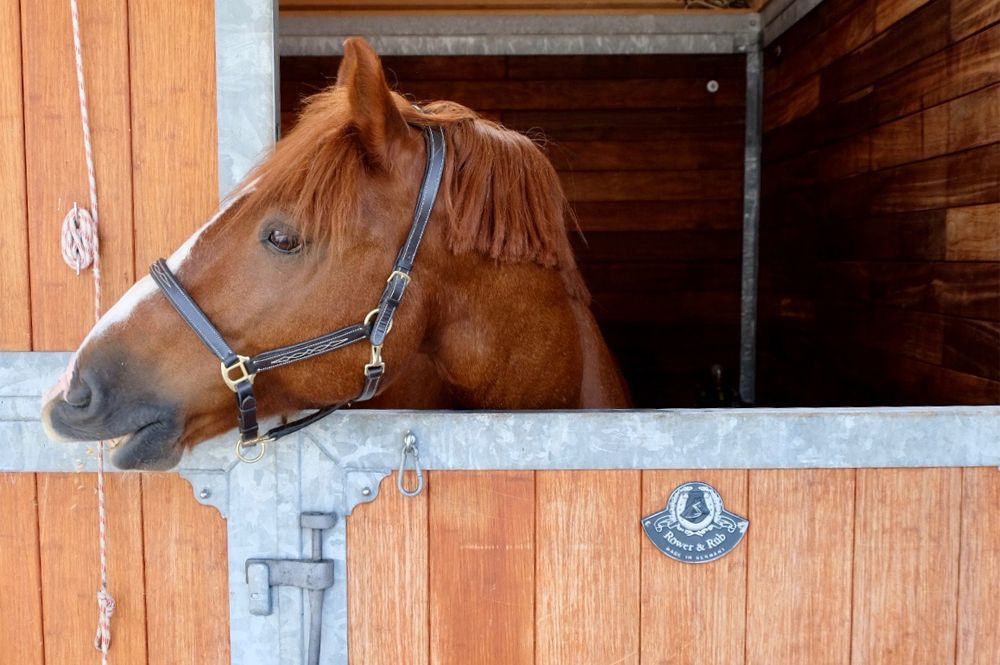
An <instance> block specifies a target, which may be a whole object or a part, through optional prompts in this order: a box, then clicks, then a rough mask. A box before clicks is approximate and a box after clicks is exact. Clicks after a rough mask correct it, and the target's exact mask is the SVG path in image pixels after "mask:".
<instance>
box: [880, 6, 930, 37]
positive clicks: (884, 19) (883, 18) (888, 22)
mask: <svg viewBox="0 0 1000 665" xmlns="http://www.w3.org/2000/svg"><path fill="white" fill-rule="evenodd" d="M927 2H928V0H878V1H877V2H876V3H875V4H876V9H875V32H882V31H884V30H886V29H887V28H890V27H892V26H893V25H895V24H896V23H897V22H899V21H900V19H902V18H904V17H906V16H908V15H910V14H911V13H912V12H914V11H916V10H917V9H920V8H921V7H923V6H924V5H926V4H927Z"/></svg>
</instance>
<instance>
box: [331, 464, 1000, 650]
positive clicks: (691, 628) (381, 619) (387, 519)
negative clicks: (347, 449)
mask: <svg viewBox="0 0 1000 665" xmlns="http://www.w3.org/2000/svg"><path fill="white" fill-rule="evenodd" d="M690 480H702V481H705V482H708V483H710V484H712V485H713V486H715V487H716V488H717V489H718V490H719V491H720V493H721V494H722V496H723V498H724V500H725V502H726V507H727V509H729V510H732V511H733V512H736V513H739V514H742V515H745V516H747V517H749V519H750V528H749V531H748V533H747V536H746V538H745V539H744V540H743V542H742V543H740V545H739V546H738V547H737V548H736V549H735V550H734V551H732V552H731V553H730V554H728V555H727V556H725V557H723V558H722V559H719V560H717V561H715V562H712V563H708V564H701V565H690V564H682V563H678V562H676V561H673V560H671V559H668V558H667V557H665V556H664V555H663V554H661V553H660V552H659V551H658V550H657V549H656V548H655V547H654V546H653V545H652V544H651V542H649V541H648V540H647V539H646V537H645V535H644V534H643V532H642V530H641V528H640V524H639V520H640V517H641V516H643V515H647V514H649V513H652V512H656V511H658V510H661V509H662V508H663V506H664V503H665V501H666V498H667V496H668V495H669V493H670V492H671V490H673V489H674V488H675V487H676V486H677V485H679V484H681V483H682V482H685V481H690ZM997 505H1000V471H998V470H997V469H994V468H968V469H906V470H896V469H875V470H869V469H865V470H853V469H845V470H759V471H758V470H752V471H746V470H724V471H705V470H694V471H574V472H562V471H537V472H532V471H516V472H434V473H431V474H429V482H428V487H427V490H426V491H425V493H424V494H422V495H421V496H420V497H417V498H406V497H403V496H402V495H400V494H399V492H397V491H396V488H395V485H394V482H393V479H387V480H386V481H385V482H384V483H383V485H382V488H381V492H380V494H379V497H378V499H377V500H376V501H375V502H374V503H372V504H368V505H362V506H359V507H358V508H356V509H355V511H354V513H353V514H352V515H351V517H350V518H349V520H348V547H349V550H348V551H349V556H348V559H349V572H348V584H349V590H348V594H349V596H348V600H349V606H350V653H351V662H352V663H358V664H363V665H380V664H385V665H399V664H407V665H416V664H419V665H427V664H432V665H451V664H455V665H459V664H461V665H524V664H531V663H534V664H536V665H566V664H570V663H572V664H574V665H610V664H611V663H625V664H629V663H631V664H639V663H642V664H643V665H693V664H695V663H697V664H698V665H712V664H715V665H739V664H745V665H777V664H785V665H800V664H802V663H810V664H812V665H815V664H822V665H826V664H829V665H849V664H850V665H897V664H898V665H948V664H955V665H995V663H996V662H997V656H998V654H1000V632H998V631H997V630H996V626H997V625H1000V596H998V595H997V594H996V593H995V590H996V589H997V588H1000V512H998V511H997V510H996V506H997Z"/></svg>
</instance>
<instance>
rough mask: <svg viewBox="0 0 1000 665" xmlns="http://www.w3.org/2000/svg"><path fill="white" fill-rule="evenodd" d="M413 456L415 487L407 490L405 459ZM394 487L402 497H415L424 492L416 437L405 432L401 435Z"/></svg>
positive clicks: (409, 432) (411, 433)
mask: <svg viewBox="0 0 1000 665" xmlns="http://www.w3.org/2000/svg"><path fill="white" fill-rule="evenodd" d="M408 455H412V456H413V470H414V471H416V473H417V485H416V487H414V488H413V489H408V488H407V487H406V482H405V474H406V458H407V456H408ZM396 487H398V488H399V493H400V494H402V495H403V496H417V495H418V494H420V493H421V492H423V491H424V472H423V470H422V469H421V468H420V450H419V449H418V448H417V436H416V435H415V434H414V433H413V432H411V431H409V430H407V432H406V434H404V435H403V449H402V451H401V452H400V455H399V471H398V472H397V473H396Z"/></svg>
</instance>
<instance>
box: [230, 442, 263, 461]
mask: <svg viewBox="0 0 1000 665" xmlns="http://www.w3.org/2000/svg"><path fill="white" fill-rule="evenodd" d="M267 442H268V439H254V440H253V441H251V442H249V443H246V444H245V443H243V440H242V439H241V440H239V441H237V442H236V457H238V458H239V460H240V461H241V462H246V463H247V464H255V463H257V462H259V461H261V460H262V459H264V454H265V453H267ZM255 446H256V447H258V448H260V450H259V451H258V453H257V455H256V456H250V455H244V454H243V449H244V448H253V447H255Z"/></svg>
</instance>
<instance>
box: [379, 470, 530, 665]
mask: <svg viewBox="0 0 1000 665" xmlns="http://www.w3.org/2000/svg"><path fill="white" fill-rule="evenodd" d="M433 482H434V488H433V490H432V491H431V492H430V508H429V512H430V516H429V521H430V524H429V535H428V538H429V540H430V631H431V663H433V664H435V665H464V664H465V663H491V664H492V665H520V664H521V663H530V662H532V659H533V658H534V649H535V644H534V634H535V631H534V626H535V612H534V610H535V474H534V472H532V471H492V472H490V471H485V472H483V471H481V472H472V471H469V472H461V471H455V472H442V473H435V474H433ZM389 491H394V489H390V490H389Z"/></svg>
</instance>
